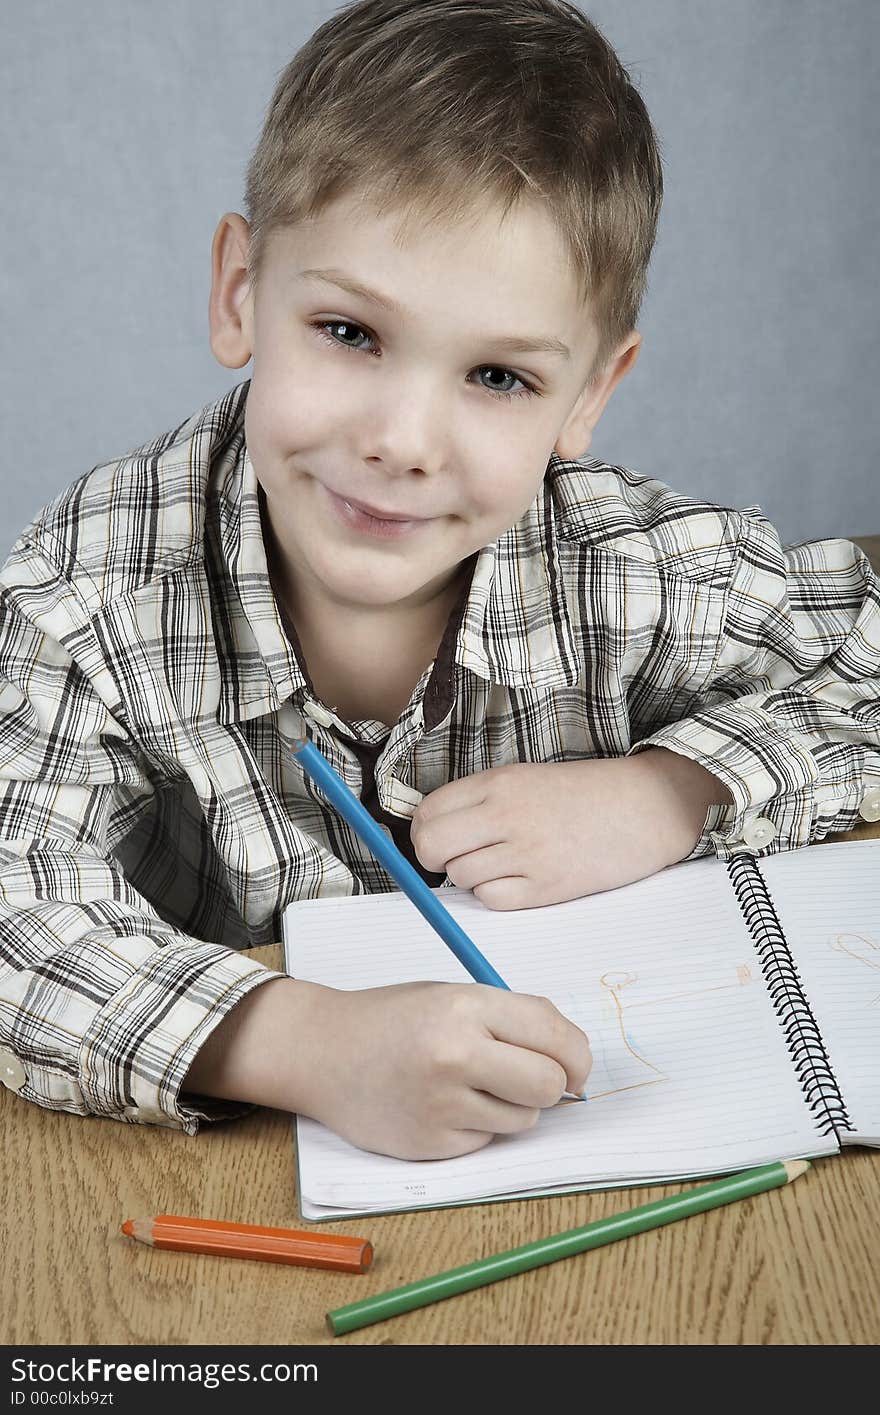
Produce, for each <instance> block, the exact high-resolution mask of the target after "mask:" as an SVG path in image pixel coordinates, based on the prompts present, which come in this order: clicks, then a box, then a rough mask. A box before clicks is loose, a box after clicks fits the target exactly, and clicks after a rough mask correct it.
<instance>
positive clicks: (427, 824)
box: [410, 804, 504, 870]
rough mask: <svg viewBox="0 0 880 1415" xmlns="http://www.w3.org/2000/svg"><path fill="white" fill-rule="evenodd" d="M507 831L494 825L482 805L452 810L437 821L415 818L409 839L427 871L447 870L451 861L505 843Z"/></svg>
mask: <svg viewBox="0 0 880 1415" xmlns="http://www.w3.org/2000/svg"><path fill="white" fill-rule="evenodd" d="M503 837H504V831H503V828H502V829H498V828H496V827H493V825H492V822H491V821H490V820H489V817H488V813H487V812H486V811H485V810H484V808H483V806H482V804H480V805H476V806H471V807H468V808H466V809H464V810H461V811H450V812H447V813H444V814H443V815H441V816H438V817H437V818H436V819H435V820H416V819H415V818H414V819H413V823H412V827H411V829H410V840H411V841H412V846H413V849H414V850H415V852H416V855H417V856H418V858H419V860H420V861H421V863H422V864H423V865H424V866H425V869H428V870H440V869H444V870H445V869H446V865H447V862H448V861H449V860H453V859H458V858H459V857H460V856H462V855H469V854H471V853H472V852H473V851H475V850H482V849H486V848H488V847H489V846H492V845H499V844H503Z"/></svg>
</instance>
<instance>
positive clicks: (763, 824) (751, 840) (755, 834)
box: [742, 816, 779, 850]
mask: <svg viewBox="0 0 880 1415" xmlns="http://www.w3.org/2000/svg"><path fill="white" fill-rule="evenodd" d="M778 834H779V832H778V830H777V829H776V826H775V825H774V824H773V822H772V821H771V820H768V819H767V817H766V816H756V817H755V819H754V820H753V821H749V823H748V825H747V826H746V827H745V828H744V830H743V833H742V838H743V840H744V842H745V844H746V845H749V846H751V848H752V849H753V850H760V849H761V848H762V847H763V846H764V845H769V844H770V841H771V840H775V839H776V837H777V835H778Z"/></svg>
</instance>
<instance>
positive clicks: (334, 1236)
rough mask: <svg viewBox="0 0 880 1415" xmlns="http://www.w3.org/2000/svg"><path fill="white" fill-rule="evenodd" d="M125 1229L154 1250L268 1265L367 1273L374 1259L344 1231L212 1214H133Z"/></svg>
mask: <svg viewBox="0 0 880 1415" xmlns="http://www.w3.org/2000/svg"><path fill="white" fill-rule="evenodd" d="M122 1232H123V1233H124V1234H126V1235H127V1236H128V1237H129V1238H136V1239H137V1241H138V1242H139V1243H147V1244H149V1246H150V1247H151V1248H172V1249H174V1250H176V1251H177V1252H180V1253H216V1254H218V1255H219V1256H220V1257H223V1258H257V1259H259V1261H260V1262H263V1263H293V1264H294V1265H295V1266H296V1267H301V1268H333V1269H335V1270H336V1271H337V1272H346V1273H363V1272H366V1270H367V1268H368V1267H369V1266H370V1264H371V1263H372V1261H373V1245H372V1243H369V1242H368V1241H367V1239H366V1238H347V1237H346V1236H345V1235H344V1234H340V1233H307V1232H301V1231H300V1230H298V1229H295V1228H262V1227H261V1226H260V1225H259V1224H255V1223H219V1222H218V1221H217V1220H216V1219H212V1218H178V1217H176V1216H175V1215H174V1214H157V1215H156V1217H155V1218H130V1219H126V1221H125V1223H124V1224H123V1225H122Z"/></svg>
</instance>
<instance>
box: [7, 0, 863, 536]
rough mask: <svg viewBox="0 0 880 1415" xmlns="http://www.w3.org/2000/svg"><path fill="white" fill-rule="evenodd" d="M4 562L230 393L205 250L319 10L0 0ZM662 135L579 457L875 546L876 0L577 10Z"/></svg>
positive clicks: (720, 0)
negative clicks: (630, 285) (622, 330)
mask: <svg viewBox="0 0 880 1415" xmlns="http://www.w3.org/2000/svg"><path fill="white" fill-rule="evenodd" d="M2 4H3V10H4V25H3V40H2V45H0V134H2V136H0V175H2V186H3V193H4V202H3V213H4V218H5V219H4V220H3V221H2V222H0V298H2V310H3V319H2V322H0V360H2V379H0V419H2V435H3V452H2V470H0V478H2V481H0V486H2V508H3V510H2V518H0V558H5V555H6V553H7V551H8V549H9V547H10V545H11V544H12V541H13V539H14V538H15V536H16V535H17V534H18V531H19V530H20V529H21V527H22V526H23V525H24V524H25V522H27V521H28V520H29V519H30V518H31V516H32V515H33V514H34V513H35V512H36V511H37V510H38V509H39V507H40V506H42V505H43V504H44V503H45V502H46V501H48V500H49V499H51V497H53V496H54V495H55V494H56V493H57V492H58V491H60V490H61V489H62V488H63V487H65V486H66V485H68V484H69V483H70V482H71V481H73V480H74V479H75V478H76V477H78V476H79V475H81V473H83V472H85V471H87V470H88V469H89V468H90V467H92V466H94V465H96V464H98V463H100V462H104V461H108V460H110V459H112V458H114V457H116V456H119V455H121V454H123V453H125V452H127V451H130V450H131V449H133V448H134V447H136V446H137V445H138V444H140V443H142V442H145V441H147V440H148V439H151V438H153V437H155V436H157V435H158V434H160V433H161V432H163V431H165V430H166V429H168V428H170V427H172V426H174V425H175V424H176V423H178V422H181V421H182V420H183V419H184V418H185V417H187V416H189V414H191V413H192V412H195V411H196V410H197V409H198V408H200V407H201V406H202V405H203V404H204V403H207V402H209V401H211V400H212V399H214V398H217V397H219V396H220V395H221V394H222V393H223V392H224V391H225V390H226V389H227V388H229V387H231V386H232V385H233V384H235V383H238V382H240V381H241V380H242V379H244V378H247V377H248V376H249V373H250V365H247V366H246V367H245V368H244V369H241V370H235V371H233V370H228V369H223V368H221V367H220V365H219V364H217V363H216V362H215V360H214V358H213V356H212V354H211V350H210V347H209V344H208V327H207V301H208V292H209V289H210V248H211V240H212V237H213V233H214V229H215V226H216V224H217V221H218V219H219V217H220V216H221V215H222V213H223V212H224V211H226V210H241V204H242V194H243V182H244V170H245V166H246V163H247V160H248V157H249V155H250V152H251V150H252V148H253V146H254V144H255V143H256V140H257V137H258V135H259V131H260V127H261V124H262V119H263V115H264V112H265V109H266V106H267V104H268V101H269V97H270V94H271V91H272V88H273V86H274V83H275V80H276V78H277V76H278V74H279V73H280V71H281V69H282V68H283V67H284V65H285V63H286V62H287V60H288V59H289V58H290V57H291V55H292V54H293V52H294V50H295V49H296V48H298V47H299V45H300V44H301V43H302V42H303V40H304V39H305V38H307V36H308V35H309V34H311V33H312V31H313V30H314V29H315V28H316V27H317V26H318V25H319V24H320V23H322V22H323V20H325V19H326V18H328V17H329V16H330V15H331V14H332V13H334V12H335V9H336V8H337V7H336V6H335V5H334V4H332V3H331V0H294V3H291V0H248V3H247V5H246V6H244V7H242V6H241V5H239V4H232V3H229V0H150V3H149V4H144V3H142V0H28V4H26V5H15V6H13V5H12V4H11V0H2ZM580 8H582V9H583V10H584V11H585V12H586V13H587V14H588V15H590V17H591V18H592V19H593V20H595V22H596V23H597V24H598V25H599V27H600V28H601V29H602V30H603V31H604V33H605V34H606V35H607V37H608V38H609V40H610V41H611V43H612V44H613V45H614V47H615V49H616V51H617V53H618V56H619V57H620V59H621V61H622V62H623V63H624V65H625V66H626V67H627V69H628V70H629V71H630V73H631V75H632V77H633V79H634V80H635V82H636V83H637V85H638V87H639V89H640V91H641V93H642V96H643V97H644V99H645V102H646V105H647V107H648V111H649V113H650V114H651V117H652V120H653V122H654V125H655V127H656V129H657V131H658V134H659V136H660V140H661V145H662V152H663V159H664V168H665V178H666V198H665V202H664V208H663V214H662V217H661V223H660V234H659V239H658V243H657V247H656V249H655V254H654V258H653V262H652V267H651V277H650V286H649V292H648V296H647V298H646V301H645V304H644V306H643V312H642V318H641V320H640V329H641V331H642V333H643V335H644V346H643V349H642V354H641V357H640V359H639V362H638V365H637V366H636V368H635V370H634V371H633V372H632V374H630V376H629V377H628V378H627V379H625V380H624V382H623V383H622V384H621V386H620V388H619V389H618V390H617V392H616V393H615V395H614V397H613V398H612V401H611V403H610V404H609V407H608V409H607V410H606V413H605V415H604V417H603V419H602V421H601V423H600V424H599V428H598V430H597V432H596V435H595V437H594V442H593V449H592V454H591V455H595V456H597V457H601V458H603V459H604V460H606V461H609V462H615V463H622V464H623V465H625V466H629V467H632V468H634V469H635V470H636V471H639V472H641V473H643V474H645V475H648V476H654V477H658V478H660V479H661V480H662V481H665V482H668V483H670V484H671V485H673V486H675V487H677V488H678V489H679V490H682V491H685V492H688V493H690V494H693V495H702V496H707V497H709V498H711V499H713V500H716V501H721V502H724V503H725V504H728V505H731V504H732V505H739V506H744V505H748V504H751V503H754V502H758V503H759V504H760V505H761V506H762V507H763V508H764V510H765V511H766V512H767V514H768V515H769V516H770V517H771V519H772V520H773V521H775V523H776V524H777V525H778V526H779V528H780V530H781V531H782V534H783V538H784V539H786V540H787V541H790V542H791V541H796V540H801V539H807V538H819V537H822V536H825V535H862V534H865V535H867V534H872V533H874V534H876V533H880V477H878V474H877V470H876V462H877V445H878V436H877V433H878V403H880V380H878V372H880V358H878V343H880V336H878V304H880V300H878V281H877V278H876V271H875V264H876V257H877V226H878V186H877V157H876V154H877V151H878V146H880V118H878V114H880V101H878V100H880V83H878V69H880V4H878V3H877V0H837V3H835V4H834V5H828V4H827V3H824V0H715V3H707V2H706V0H596V3H590V0H581V5H580Z"/></svg>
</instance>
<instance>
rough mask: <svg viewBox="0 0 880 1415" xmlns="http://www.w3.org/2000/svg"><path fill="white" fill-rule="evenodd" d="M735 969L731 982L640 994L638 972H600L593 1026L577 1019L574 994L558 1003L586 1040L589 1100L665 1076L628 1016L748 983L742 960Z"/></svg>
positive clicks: (748, 972)
mask: <svg viewBox="0 0 880 1415" xmlns="http://www.w3.org/2000/svg"><path fill="white" fill-rule="evenodd" d="M735 973H736V981H735V982H723V983H716V984H713V985H711V986H704V987H700V988H692V989H689V990H686V991H680V992H673V993H667V994H663V995H657V994H656V993H654V992H650V993H649V995H644V994H642V995H640V994H639V990H638V988H637V986H636V985H637V984H638V983H639V975H638V973H633V972H625V971H613V972H607V973H603V974H602V975H601V977H600V978H599V984H600V986H601V987H602V988H603V989H604V997H605V1002H604V1004H603V1006H602V1009H601V1010H602V1017H603V1022H602V1024H600V1025H599V1026H598V1027H596V1026H595V1025H593V1024H587V1022H586V1020H585V1019H579V1018H578V1017H577V1012H578V1010H579V1009H578V1006H577V1002H576V1000H575V999H574V998H569V999H568V1000H567V1005H566V1004H565V1003H563V1004H562V1005H563V1010H564V1011H565V1012H566V1016H568V1017H570V1018H571V1019H572V1021H578V1022H579V1025H582V1026H583V1027H584V1030H585V1031H586V1033H587V1035H588V1037H589V1039H590V1047H591V1049H592V1052H593V1069H592V1071H591V1073H590V1075H591V1080H590V1081H589V1082H588V1087H587V1089H588V1092H589V1096H590V1100H591V1101H594V1100H601V1099H603V1098H605V1097H608V1096H614V1095H620V1094H621V1092H623V1091H632V1090H636V1089H638V1088H639V1087H641V1086H656V1085H657V1084H658V1083H659V1082H660V1081H667V1080H669V1079H670V1077H669V1075H668V1073H667V1072H666V1071H664V1069H663V1067H662V1066H658V1065H657V1064H656V1062H655V1061H652V1060H651V1059H650V1057H649V1056H648V1055H647V1054H646V1051H645V1048H644V1047H642V1046H641V1044H640V1043H639V1040H638V1038H637V1036H636V1034H635V1031H634V1028H633V1018H632V1014H633V1013H634V1012H635V1011H636V1010H637V1009H638V1008H640V1007H641V1008H645V1007H647V1008H655V1007H657V1006H664V1007H665V1006H666V1005H667V1004H669V1003H675V1002H680V1001H683V1000H685V999H691V998H694V997H700V996H702V995H705V994H708V993H712V992H723V991H724V990H725V989H728V988H740V987H744V986H745V985H746V984H747V983H750V982H751V981H752V972H751V969H750V967H749V965H748V964H747V963H740V964H738V965H737V967H736V970H735ZM624 1014H626V1015H624ZM609 1023H610V1025H608V1024H609Z"/></svg>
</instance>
